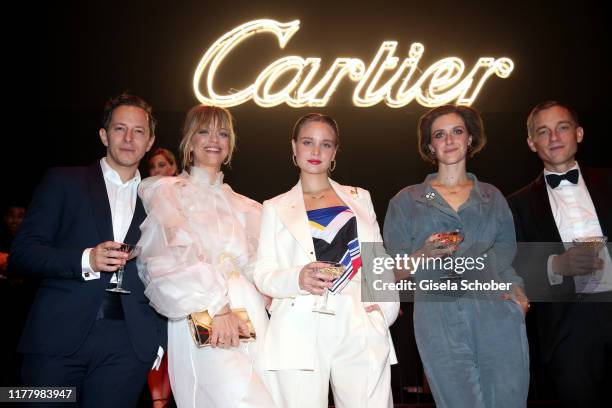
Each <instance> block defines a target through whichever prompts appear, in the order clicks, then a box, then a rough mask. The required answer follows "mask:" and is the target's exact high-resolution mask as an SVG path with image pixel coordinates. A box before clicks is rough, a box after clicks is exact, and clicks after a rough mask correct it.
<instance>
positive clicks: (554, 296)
mask: <svg viewBox="0 0 612 408" xmlns="http://www.w3.org/2000/svg"><path fill="white" fill-rule="evenodd" d="M527 134H528V136H527V145H528V146H529V149H531V151H533V152H534V153H536V154H537V155H538V157H539V158H540V160H541V161H542V165H543V167H544V169H543V171H542V172H541V173H540V174H539V175H538V177H537V178H536V179H535V180H534V181H532V182H531V183H530V184H528V185H527V186H525V187H524V188H522V189H521V190H519V191H517V192H515V193H514V194H512V195H510V196H509V197H508V202H509V204H510V208H511V209H512V212H513V214H514V222H515V226H516V236H517V240H518V241H519V242H520V243H521V242H523V243H530V244H523V245H521V248H525V250H526V251H527V252H526V253H524V254H523V253H521V252H519V256H517V270H518V271H519V272H520V273H521V274H522V275H523V278H524V279H525V281H526V282H527V290H528V292H527V293H528V295H530V296H532V295H531V294H530V291H532V292H534V293H537V294H538V299H537V300H539V302H537V303H535V304H534V305H535V308H534V309H535V312H536V317H537V329H538V337H537V338H538V340H539V344H540V355H541V357H542V361H543V363H544V368H545V369H546V371H547V376H548V377H549V378H551V379H552V382H553V384H554V386H555V388H556V391H557V396H558V398H559V399H560V400H561V403H562V404H563V406H565V407H585V408H586V407H593V408H594V407H610V406H612V392H611V390H612V265H611V263H612V262H611V261H610V253H609V248H606V247H604V248H603V249H598V250H595V251H593V250H592V249H591V248H588V247H586V246H582V245H572V241H573V240H574V239H580V238H584V237H603V236H607V237H609V236H610V234H611V233H612V169H610V168H606V169H595V168H589V167H587V166H583V165H579V164H578V162H577V161H576V158H575V156H576V153H577V151H578V145H579V144H580V143H581V142H582V141H583V140H584V134H585V132H584V129H583V128H582V127H581V126H580V124H579V122H578V116H577V115H576V113H575V111H574V110H573V109H572V108H571V107H570V106H568V105H565V104H562V103H559V102H556V101H545V102H542V103H539V104H538V105H536V106H535V107H534V108H533V109H532V110H531V113H530V114H529V116H528V118H527ZM539 248H541V249H539ZM534 250H535V251H536V252H535V254H534V252H533V251H534ZM519 261H520V262H519Z"/></svg>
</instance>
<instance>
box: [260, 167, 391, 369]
mask: <svg viewBox="0 0 612 408" xmlns="http://www.w3.org/2000/svg"><path fill="white" fill-rule="evenodd" d="M329 181H330V183H331V186H332V188H333V189H334V191H335V192H336V194H338V197H340V199H341V200H342V201H343V202H344V203H345V204H346V205H347V206H348V207H349V208H350V209H351V211H352V212H353V214H354V215H355V217H356V220H357V234H358V238H359V241H360V242H381V243H382V236H381V234H380V228H379V226H378V222H377V221H376V213H375V212H374V206H373V205H372V200H371V199H370V193H369V192H368V191H367V190H364V189H361V188H358V187H349V186H343V185H340V184H338V183H336V182H335V181H333V180H331V179H330V180H329ZM368 247H369V248H371V246H368ZM364 249H365V247H364V246H362V247H361V250H362V251H363V250H364ZM362 258H363V253H362ZM316 260H317V259H316V255H315V250H314V244H313V241H312V235H311V233H310V225H309V222H308V216H307V214H306V208H305V206H304V197H303V192H302V184H301V182H299V181H298V183H297V184H296V185H295V186H294V187H293V188H292V189H291V190H290V191H288V192H286V193H284V194H281V195H279V196H276V197H274V198H272V199H270V200H267V201H265V202H264V203H263V213H262V219H261V232H260V238H259V248H258V252H257V262H256V265H255V271H254V281H255V284H256V285H257V287H258V288H259V290H260V291H261V292H263V293H264V294H266V295H268V296H271V297H272V298H273V300H272V305H271V307H270V313H271V314H272V319H271V322H270V325H269V326H268V332H267V334H266V339H265V341H264V351H263V353H262V359H263V362H264V368H266V369H268V370H283V369H303V370H309V369H310V370H312V369H314V356H315V354H314V353H315V344H316V317H317V313H313V311H312V307H313V304H314V301H315V299H314V296H313V295H311V294H310V293H309V292H307V291H304V290H301V289H300V287H299V275H300V271H301V270H302V268H303V267H304V265H306V264H308V263H310V262H315V261H316ZM360 274H361V273H359V274H358V275H357V276H355V277H354V278H353V279H356V278H359V276H360ZM366 305H367V304H364V306H366ZM379 306H380V308H381V310H382V312H383V316H384V318H385V321H386V323H387V326H390V325H391V324H392V323H393V322H394V321H395V319H396V317H397V314H398V311H399V302H382V303H380V304H379ZM372 313H377V312H376V311H375V312H372ZM386 331H387V337H388V340H389V347H390V353H389V359H390V364H395V363H396V362H397V360H396V357H395V350H394V348H393V342H392V341H391V335H390V333H389V330H388V329H387V330H386Z"/></svg>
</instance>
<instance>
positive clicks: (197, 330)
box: [188, 309, 256, 347]
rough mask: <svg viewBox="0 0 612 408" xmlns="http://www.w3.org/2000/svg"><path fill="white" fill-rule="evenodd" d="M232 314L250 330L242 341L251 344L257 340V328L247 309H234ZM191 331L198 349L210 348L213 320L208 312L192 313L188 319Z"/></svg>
mask: <svg viewBox="0 0 612 408" xmlns="http://www.w3.org/2000/svg"><path fill="white" fill-rule="evenodd" d="M232 313H233V314H234V315H236V316H237V317H238V318H239V319H240V320H242V321H243V322H245V323H246V325H247V327H248V328H249V335H248V336H243V335H240V341H244V342H250V341H254V340H255V339H256V336H255V328H254V327H253V323H251V319H250V318H249V314H248V313H247V311H246V309H232ZM188 320H189V330H190V331H191V337H193V341H195V343H196V345H197V346H198V347H207V346H210V336H211V334H212V325H211V324H212V318H211V317H210V315H209V314H208V312H207V311H203V312H196V313H191V314H190V315H189V317H188Z"/></svg>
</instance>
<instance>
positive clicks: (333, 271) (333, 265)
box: [312, 261, 344, 315]
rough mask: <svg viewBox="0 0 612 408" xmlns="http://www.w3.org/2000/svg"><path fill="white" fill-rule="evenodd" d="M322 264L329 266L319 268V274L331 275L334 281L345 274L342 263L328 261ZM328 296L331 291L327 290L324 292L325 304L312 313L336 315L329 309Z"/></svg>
mask: <svg viewBox="0 0 612 408" xmlns="http://www.w3.org/2000/svg"><path fill="white" fill-rule="evenodd" d="M320 262H321V263H324V264H327V266H324V267H323V268H319V269H318V270H317V272H320V273H324V274H326V275H329V276H330V277H331V278H332V280H336V279H338V277H339V276H341V275H342V274H343V273H344V265H343V264H341V263H338V262H327V261H320ZM328 296H329V289H328V288H325V291H324V292H323V304H322V305H321V306H319V307H315V308H314V309H312V311H313V312H317V313H323V314H328V315H335V314H336V312H334V311H333V310H331V309H328V308H327V297H328Z"/></svg>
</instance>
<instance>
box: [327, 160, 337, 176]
mask: <svg viewBox="0 0 612 408" xmlns="http://www.w3.org/2000/svg"><path fill="white" fill-rule="evenodd" d="M334 170H336V159H334V160H332V161H331V166H329V172H330V173H331V172H332V171H334Z"/></svg>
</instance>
